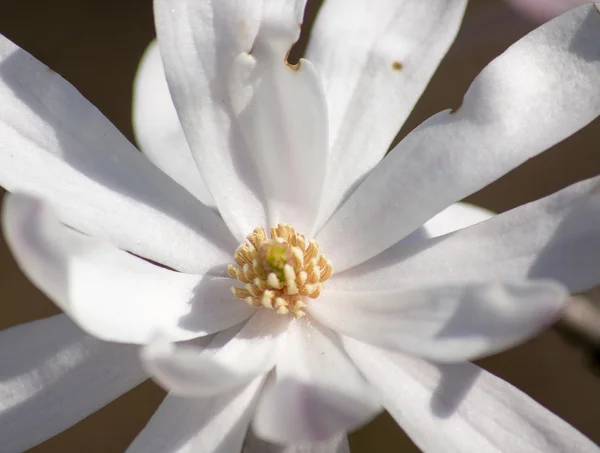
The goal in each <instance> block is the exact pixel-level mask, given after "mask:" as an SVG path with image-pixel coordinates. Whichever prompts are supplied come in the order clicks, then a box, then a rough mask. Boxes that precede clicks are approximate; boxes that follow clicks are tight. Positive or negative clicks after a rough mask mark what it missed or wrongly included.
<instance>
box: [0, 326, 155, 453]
mask: <svg viewBox="0 0 600 453" xmlns="http://www.w3.org/2000/svg"><path fill="white" fill-rule="evenodd" d="M137 349H138V348H137V347H134V346H129V345H117V344H112V343H105V342H103V341H100V340H97V339H95V338H93V337H90V336H89V335H87V334H85V333H84V332H82V331H81V330H80V329H79V328H77V327H76V326H75V324H73V323H72V322H71V321H70V320H69V318H67V317H66V316H65V315H58V316H54V317H52V318H47V319H43V320H39V321H34V322H30V323H27V324H22V325H19V326H16V327H12V328H10V329H7V330H3V331H0V376H1V378H0V451H2V452H3V453H19V452H22V451H24V450H27V449H29V448H31V447H34V446H35V445H37V444H39V443H41V442H43V441H45V440H46V439H49V438H50V437H52V436H54V435H56V434H58V433H60V432H62V431H64V430H65V429H67V428H69V427H70V426H72V425H74V424H75V423H77V422H78V421H80V420H81V419H83V418H85V417H87V416H88V415H90V414H92V413H93V412H95V411H97V410H98V409H100V408H101V407H103V406H105V405H106V404H108V403H110V402H111V401H112V400H114V399H116V398H117V397H119V396H120V395H122V394H123V393H125V392H127V391H129V390H130V389H132V388H133V387H135V386H136V385H138V384H139V383H141V382H142V381H144V380H145V379H146V378H147V376H146V373H145V372H144V371H143V370H142V368H141V367H140V365H139V360H138V358H137Z"/></svg>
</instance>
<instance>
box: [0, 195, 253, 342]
mask: <svg viewBox="0 0 600 453" xmlns="http://www.w3.org/2000/svg"><path fill="white" fill-rule="evenodd" d="M3 225H4V231H5V234H6V239H7V242H8V245H9V247H10V248H11V251H12V252H13V254H14V255H15V258H16V260H17V263H18V264H19V266H20V267H21V269H22V270H23V271H24V272H25V273H26V274H27V276H28V277H29V278H30V279H31V280H32V281H33V282H34V283H35V284H36V285H37V286H38V287H39V288H40V289H41V290H42V291H44V293H46V295H47V296H48V297H50V298H51V299H52V300H53V301H54V302H55V303H56V304H57V305H58V306H59V307H60V308H62V309H63V310H64V311H65V312H66V313H67V314H68V315H69V316H70V317H71V318H73V319H74V320H75V321H76V322H77V323H78V324H79V325H80V327H82V328H83V329H84V330H86V331H87V332H88V333H91V334H92V335H94V336H97V337H99V338H102V339H104V340H109V341H118V342H125V343H145V342H147V341H148V340H149V339H150V338H151V337H152V335H153V332H154V331H155V330H157V329H160V330H162V331H164V334H165V335H166V336H168V337H169V338H171V339H174V340H185V339H189V338H194V337H197V336H200V335H206V334H209V333H213V332H217V331H219V330H221V329H224V328H227V327H229V326H232V325H234V324H237V323H239V322H240V321H243V320H244V319H247V318H248V317H250V316H251V315H252V314H253V313H254V309H253V308H252V307H250V306H249V305H248V304H246V303H245V302H243V301H240V300H239V299H236V298H235V297H234V296H233V295H232V294H231V284H232V280H231V279H230V278H223V277H210V276H206V275H194V274H182V273H179V272H174V271H171V270H168V269H164V268H161V267H158V266H155V265H154V264H151V263H149V262H147V261H144V260H142V259H140V258H138V257H136V256H133V255H131V254H129V253H127V252H124V251H122V250H119V249H117V248H115V247H113V246H112V245H111V244H109V243H107V242H106V241H103V240H99V239H96V238H92V237H90V236H85V235H83V234H81V233H79V232H77V231H75V230H73V229H71V228H69V227H66V226H65V225H63V224H61V223H60V221H59V220H58V219H57V218H56V217H55V216H54V214H53V212H52V211H51V210H50V209H49V208H48V207H47V206H46V205H44V204H43V203H42V202H40V201H39V200H36V199H34V198H31V197H28V196H25V195H19V194H13V195H8V196H7V197H6V199H5V205H4V212H3Z"/></svg>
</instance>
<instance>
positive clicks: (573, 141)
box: [0, 0, 600, 453]
mask: <svg viewBox="0 0 600 453" xmlns="http://www.w3.org/2000/svg"><path fill="white" fill-rule="evenodd" d="M424 1H426V0H424ZM317 3H318V2H310V1H309V10H308V13H307V16H311V17H312V16H314V13H315V11H316V7H317V6H318V5H317ZM0 6H1V7H2V8H1V11H2V13H1V15H0V33H2V34H4V35H6V36H7V37H8V38H10V39H11V40H13V41H14V42H16V43H17V44H18V45H20V46H21V47H23V48H25V49H26V50H28V51H29V52H30V53H32V54H33V55H34V56H35V57H37V58H38V59H39V60H41V61H42V62H44V63H45V64H47V65H48V66H50V67H51V68H52V69H53V70H55V71H56V72H58V73H59V74H61V75H63V76H64V77H65V78H66V79H68V80H69V81H70V82H71V83H73V84H74V85H75V86H76V87H77V88H78V89H79V90H80V91H81V92H82V93H83V95H84V96H85V97H87V98H88V99H89V100H90V101H91V102H92V103H94V104H95V105H96V106H97V107H98V108H100V110H102V111H103V112H104V114H105V115H106V116H107V117H108V118H110V119H111V120H112V121H113V122H114V123H115V124H116V125H117V127H118V128H119V129H120V130H121V131H123V133H124V134H125V135H127V136H128V137H129V138H130V139H132V130H131V124H130V110H131V86H132V81H133V77H134V73H135V70H136V66H137V63H138V60H139V58H140V56H141V54H142V52H143V50H144V48H145V46H146V45H147V44H148V43H149V42H150V40H151V39H152V38H153V36H154V29H153V22H152V8H151V7H152V5H151V1H150V0H143V1H141V0H126V1H123V0H103V1H95V0H63V1H48V0H21V1H19V2H16V1H7V0H0ZM533 27H534V24H531V23H527V22H525V21H524V20H522V19H520V18H519V17H517V16H516V15H515V14H513V13H512V12H511V11H510V10H509V9H508V8H507V7H506V6H505V5H504V4H503V3H502V2H501V1H500V0H473V1H472V2H471V5H470V7H469V10H468V13H467V16H466V19H465V22H464V26H463V28H462V31H461V33H460V35H459V38H458V40H457V42H456V44H455V45H454V47H453V48H452V50H451V51H450V53H449V55H448V57H447V59H446V60H445V61H444V63H443V64H442V66H441V68H440V70H439V71H438V73H437V75H436V76H435V78H434V80H433V81H432V83H431V85H430V87H429V88H428V90H427V92H426V93H425V95H424V97H423V99H422V102H420V103H419V105H418V107H417V108H416V109H415V111H414V112H413V115H412V116H411V118H410V120H409V121H408V123H407V124H406V125H405V127H404V128H403V129H402V131H401V133H400V136H402V135H404V134H405V133H406V132H407V131H409V130H411V129H412V128H414V127H415V126H416V125H417V124H419V123H420V122H421V121H423V120H424V119H425V118H427V117H428V116H430V115H432V114H434V113H436V112H437V111H439V110H442V109H446V108H452V107H455V106H457V105H459V103H460V100H461V99H462V96H463V94H464V92H465V91H466V89H467V87H468V86H469V84H470V82H471V81H472V79H473V78H474V77H475V75H476V74H477V73H478V72H479V71H480V70H481V69H482V68H483V66H484V65H485V64H487V63H488V62H489V61H490V60H491V59H492V58H494V57H495V56H496V55H498V54H499V53H501V52H502V51H503V50H504V49H505V48H506V47H507V46H509V45H510V44H511V43H513V42H514V41H516V40H517V39H519V37H521V36H522V35H523V34H525V33H527V32H528V31H529V30H531V29H532V28H533ZM303 35H304V34H303ZM296 50H297V51H298V52H301V51H302V45H299V46H298V47H297V49H296ZM132 140H133V139H132ZM599 143H600V123H599V122H598V121H596V122H595V123H593V124H592V125H590V126H588V127H587V128H586V129H585V130H583V131H582V132H580V133H578V134H576V135H575V136H573V137H571V138H570V139H568V140H566V141H565V142H563V143H561V144H560V145H559V146H557V147H555V148H553V149H551V150H549V151H548V152H546V153H544V154H543V155H542V156H540V157H539V158H536V159H533V160H532V161H530V162H528V163H527V164H525V165H523V166H522V167H520V168H518V169H517V170H515V171H514V172H512V173H511V174H509V175H507V176H506V177H504V178H503V179H501V180H500V181H498V182H496V183H494V184H492V185H491V186H489V187H488V188H486V189H485V190H483V191H481V192H480V193H478V194H475V195H474V196H472V197H471V198H470V200H469V201H471V202H473V203H476V204H479V205H481V206H484V207H486V208H489V209H492V210H494V211H497V212H501V211H505V210H507V209H510V208H512V207H515V206H518V205H520V204H522V203H524V202H527V201H531V200H534V199H537V198H539V197H541V196H544V195H547V194H549V193H551V192H553V191H555V190H558V189H560V188H562V187H564V186H566V185H568V184H571V183H573V182H575V181H577V180H580V179H583V178H586V177H590V176H594V175H596V174H600V154H599V153H598V144H599ZM0 195H1V193H0ZM599 265H600V259H599ZM0 289H1V293H0V328H6V327H10V326H13V325H16V324H19V323H22V322H27V321H31V320H34V319H38V318H42V317H46V316H49V315H53V314H56V313H58V310H57V308H56V307H55V306H54V305H53V304H52V303H51V302H49V301H48V300H47V299H46V298H45V297H44V296H43V295H42V294H41V293H40V292H39V291H37V290H36V289H35V288H34V287H33V286H32V285H31V284H30V283H29V282H28V281H27V280H26V278H25V277H24V276H23V275H22V273H21V272H20V271H19V270H18V268H17V267H16V265H15V263H14V261H13V259H12V258H11V256H10V254H9V252H8V250H7V248H6V245H5V243H4V242H3V241H2V240H1V239H0ZM590 360H591V359H590V356H589V354H588V353H587V352H586V351H584V350H583V349H582V348H581V345H579V344H577V343H573V342H570V341H565V339H564V338H563V337H562V336H561V335H559V334H558V333H557V332H556V331H554V330H551V331H548V332H546V333H544V334H543V335H541V336H539V337H538V338H536V339H534V340H533V341H531V342H529V343H527V344H525V345H522V346H520V347H518V348H515V349H513V350H511V351H509V352H506V353H503V354H500V355H498V356H495V357H493V358H489V359H486V360H483V361H481V362H480V364H481V365H482V366H484V367H485V368H486V369H488V370H489V371H491V372H493V373H495V374H496V375H498V376H501V377H502V378H504V379H506V380H508V381H509V382H511V383H513V384H514V385H516V386H517V387H519V388H521V389H522V390H524V391H525V392H527V393H528V394H529V395H531V396H532V397H533V398H535V399H536V400H538V401H539V402H541V403H542V404H543V405H545V406H546V407H548V408H549V409H550V410H552V411H553V412H555V413H556V414H558V415H559V416H561V417H562V418H564V419H565V420H567V421H568V422H570V423H571V424H573V425H574V426H576V427H577V428H578V429H580V430H581V431H583V432H584V433H585V434H587V435H588V436H589V437H591V438H592V439H593V440H594V441H595V442H597V443H600V424H599V423H598V420H600V404H599V403H600V379H599V377H598V374H594V372H593V371H592V367H590ZM163 396H164V393H163V392H162V391H161V390H160V389H159V388H158V387H157V386H155V385H154V384H152V383H150V382H147V383H145V384H143V385H141V386H139V387H138V388H136V389H135V390H133V391H132V392H130V393H128V394H127V395H125V396H123V397H121V398H119V399H118V400H117V401H115V402H114V403H112V404H111V405H109V406H107V407H106V408H104V409H103V410H101V411H99V412H97V413H96V414H93V415H92V416H90V417H88V418H87V419H85V420H84V421H82V422H81V423H79V424H77V425H76V426H74V427H73V428H71V429H69V430H68V431H66V432H65V433H63V434H61V435H60V436H57V437H55V438H53V439H50V440H49V441H47V442H45V443H44V444H42V445H40V446H38V447H36V448H34V449H32V450H31V451H32V452H36V453H42V452H44V453H50V452H61V453H64V452H71V451H86V452H87V453H96V452H98V453H100V452H102V453H117V452H122V451H124V449H125V448H126V447H127V445H128V444H129V442H131V440H132V439H133V437H134V436H135V434H136V433H137V432H138V431H139V430H140V429H141V428H142V427H143V426H144V424H145V422H146V421H147V420H148V418H149V417H150V415H151V414H152V412H153V411H154V409H155V408H156V407H157V405H158V404H159V403H160V401H161V399H162V398H163ZM351 443H352V449H353V452H365V453H366V452H382V453H386V452H398V451H403V452H409V453H410V452H412V451H416V449H414V447H410V446H409V445H410V441H408V440H407V439H406V437H405V436H404V434H403V433H402V432H401V430H400V429H398V428H397V427H396V426H395V424H394V422H393V421H392V420H391V419H390V418H389V417H387V416H382V417H379V418H378V419H377V420H376V421H375V422H373V423H371V424H370V425H368V426H367V427H365V428H364V429H362V430H360V431H359V432H357V433H355V434H353V435H352V436H351ZM515 453H516V452H515Z"/></svg>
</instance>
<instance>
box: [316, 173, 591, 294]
mask: <svg viewBox="0 0 600 453" xmlns="http://www.w3.org/2000/svg"><path fill="white" fill-rule="evenodd" d="M409 237H410V236H409ZM409 237H407V238H406V239H409ZM599 256H600V178H598V177H597V178H592V179H589V180H586V181H582V182H580V183H577V184H574V185H572V186H570V187H567V188H566V189H563V190H561V191H559V192H557V193H555V194H553V195H551V196H549V197H546V198H542V199H540V200H537V201H534V202H532V203H529V204H526V205H523V206H520V207H518V208H516V209H513V210H512V211H509V212H505V213H503V214H500V215H498V216H495V217H494V218H492V219H490V220H488V221H485V222H483V223H480V224H478V225H475V226H472V227H470V228H466V229H464V230H461V231H457V232H455V233H451V234H448V235H447V236H443V237H439V238H436V239H433V240H430V241H427V240H424V241H421V242H419V243H416V241H415V242H414V243H408V244H405V243H404V241H400V242H399V243H398V244H396V245H395V246H394V247H391V248H390V249H388V250H386V251H385V252H383V253H382V254H380V255H379V256H377V257H375V258H373V259H371V260H369V261H367V262H365V263H363V264H361V265H359V266H357V267H355V268H354V269H350V270H348V271H346V272H342V273H340V274H336V275H334V276H333V278H332V279H330V280H329V281H328V282H327V289H328V290H330V289H341V290H374V289H379V290H381V289H393V288H401V287H407V286H418V285H431V284H438V283H440V282H445V283H447V282H461V281H462V282H466V281H486V280H490V279H500V280H520V279H525V278H533V279H540V278H541V279H554V280H558V281H559V282H561V283H562V284H563V285H565V286H566V287H567V288H568V289H569V291H570V292H571V293H577V292H581V291H585V290H587V289H590V288H592V287H594V286H596V285H597V284H598V283H599V282H600V267H599V266H598V257H599Z"/></svg>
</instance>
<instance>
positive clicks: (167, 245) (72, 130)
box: [0, 37, 235, 272]
mask: <svg viewBox="0 0 600 453" xmlns="http://www.w3.org/2000/svg"><path fill="white" fill-rule="evenodd" d="M0 105H1V106H2V108H1V109H0V137H2V140H1V142H0V184H1V185H2V186H3V187H4V188H6V189H7V190H9V191H25V192H31V193H35V194H38V195H41V196H43V197H44V198H46V199H48V200H50V201H51V202H52V203H53V205H54V206H55V208H56V210H57V213H58V215H59V217H60V219H61V221H62V222H64V223H66V224H68V225H70V226H72V227H73V228H76V229H78V230H80V231H82V232H84V233H86V234H91V235H93V236H98V237H103V238H107V239H109V240H110V241H111V242H112V243H114V244H115V245H116V246H118V247H120V248H123V249H125V250H129V251H131V252H134V253H136V254H138V255H141V256H144V257H146V258H150V259H152V260H154V261H158V262H160V263H162V264H165V265H167V266H170V267H172V268H175V269H178V270H183V271H192V272H203V271H205V270H206V268H205V267H203V264H206V262H207V260H202V259H198V257H202V256H221V257H222V256H225V253H226V252H229V253H231V250H232V247H233V248H235V243H234V244H233V245H232V238H231V236H230V234H229V232H228V231H227V228H225V225H224V223H223V221H222V220H221V219H220V218H219V217H218V216H217V215H216V214H215V213H214V212H212V210H210V209H209V208H206V207H204V206H202V205H200V204H199V203H198V202H197V200H196V199H195V198H194V197H193V196H192V195H190V194H189V193H188V192H187V191H185V190H183V189H182V188H181V187H180V186H179V185H178V184H176V183H175V182H173V180H171V179H170V178H169V177H167V176H166V175H165V174H163V173H162V172H161V171H160V170H159V169H158V168H156V167H155V166H154V165H152V164H151V163H150V162H149V161H148V160H147V159H146V158H145V157H144V156H143V155H142V154H140V153H139V152H138V151H137V150H136V149H135V148H134V147H133V146H132V145H131V144H130V143H129V142H128V141H127V139H125V137H123V135H122V134H121V133H120V132H119V131H118V130H117V129H116V128H115V127H114V126H113V125H112V124H111V123H110V122H109V121H108V120H107V119H106V118H105V117H104V116H103V115H102V113H100V112H99V111H98V110H97V109H96V108H95V107H94V106H93V105H92V104H90V103H89V102H88V101H87V100H85V99H84V98H83V96H81V94H79V92H77V91H76V90H75V88H74V87H73V86H71V85H70V84H69V83H68V82H66V81H65V80H64V79H62V78H61V77H60V76H59V75H58V74H56V73H55V72H53V71H52V70H50V69H49V68H48V67H47V66H45V65H43V64H42V63H40V62H38V61H37V60H35V59H34V58H33V57H32V56H31V55H29V54H28V53H27V52H25V51H23V50H22V49H20V48H18V47H17V46H16V45H14V44H13V43H12V42H10V41H8V40H7V39H6V38H4V37H0Z"/></svg>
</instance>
